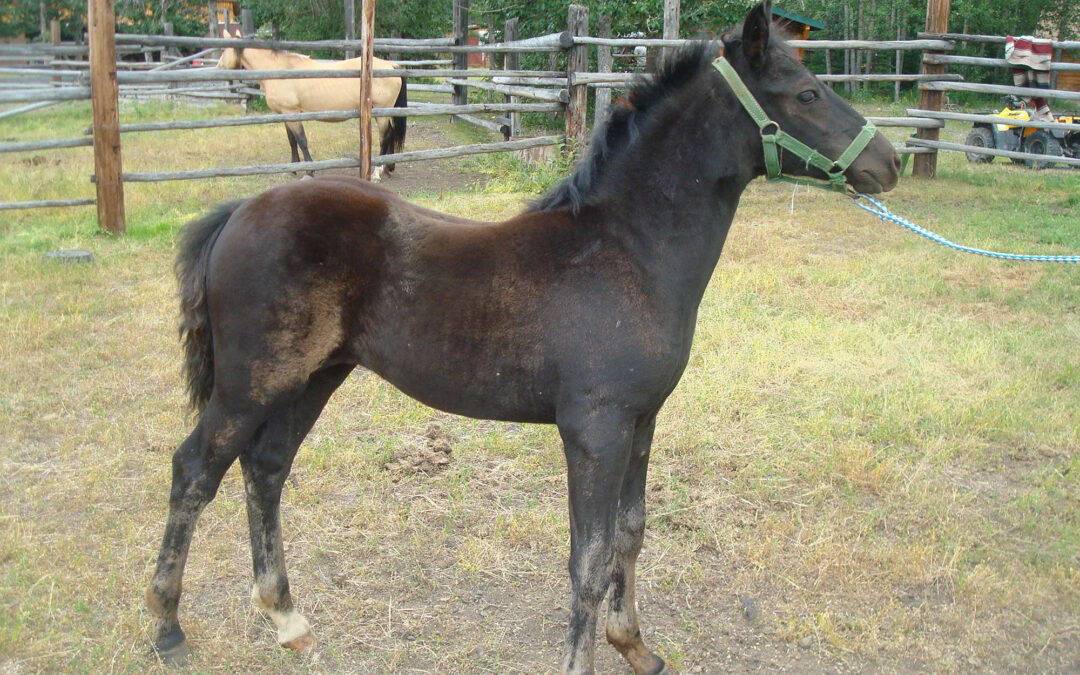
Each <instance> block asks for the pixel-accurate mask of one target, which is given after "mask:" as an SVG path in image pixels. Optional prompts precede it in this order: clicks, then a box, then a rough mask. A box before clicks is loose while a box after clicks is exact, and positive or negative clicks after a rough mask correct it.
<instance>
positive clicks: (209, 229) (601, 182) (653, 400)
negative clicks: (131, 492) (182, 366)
mask: <svg viewBox="0 0 1080 675" xmlns="http://www.w3.org/2000/svg"><path fill="white" fill-rule="evenodd" d="M770 15H771V9H770V8H769V7H768V6H762V5H758V6H757V7H755V8H754V9H752V10H751V11H750V13H749V14H748V15H747V18H746V20H745V22H744V24H743V26H742V28H741V29H739V30H737V31H735V32H732V33H728V34H725V35H724V36H723V38H722V39H721V43H720V44H717V45H703V44H699V45H697V46H693V47H692V48H687V49H683V50H681V51H680V52H679V54H678V55H677V56H676V58H674V59H672V62H671V63H669V64H668V65H667V66H666V67H665V68H664V70H663V72H662V73H661V74H659V75H658V76H657V77H656V78H655V79H653V80H651V81H649V82H645V83H642V84H639V85H638V86H637V87H636V88H635V89H633V91H632V93H631V95H630V97H629V100H630V103H631V106H629V107H623V108H619V109H616V110H615V111H614V112H613V114H612V117H611V119H610V120H609V121H608V123H607V124H606V125H605V126H603V127H602V128H601V129H600V130H598V131H597V133H596V134H595V135H594V137H593V139H592V143H591V146H590V149H589V152H588V155H587V156H586V157H585V158H584V159H583V161H582V163H581V164H580V165H579V167H578V168H577V169H576V171H575V172H574V173H573V174H572V175H571V176H570V177H569V178H568V179H567V180H566V181H564V182H563V183H562V184H561V185H560V186H558V187H556V188H555V189H554V190H553V191H551V192H550V193H548V194H547V195H545V196H543V197H541V198H540V199H539V201H537V202H536V203H534V204H533V205H532V206H531V207H530V208H528V209H527V210H526V211H525V212H524V213H521V214H520V215H518V216H516V217H513V218H510V219H509V220H506V221H503V222H489V223H481V222H473V221H470V220H466V219H462V218H455V217H451V216H447V215H444V214H441V213H438V212H436V211H431V210H427V209H423V208H419V207H417V206H414V205H412V204H410V203H408V202H406V201H404V200H402V199H399V198H398V197H396V196H395V195H394V194H392V193H390V192H388V191H386V190H384V189H382V188H379V187H377V186H371V185H370V184H368V183H366V182H364V181H362V180H360V179H358V178H351V177H344V176H332V177H322V178H316V179H314V180H308V181H299V182H296V183H292V184H288V185H283V186H280V187H276V188H274V189H271V190H269V191H267V192H264V193H262V194H261V195H258V196H256V197H253V198H251V199H248V200H247V201H242V202H234V203H231V204H228V205H225V206H222V207H219V208H218V209H217V210H216V211H214V212H213V213H211V214H210V215H208V216H206V217H205V218H203V219H201V220H199V221H196V222H194V223H192V224H191V225H190V226H188V228H187V230H186V233H185V234H184V237H183V241H182V243H181V252H180V254H179V256H178V260H177V263H176V270H177V275H178V279H179V282H180V294H181V305H182V325H181V328H180V330H181V335H182V339H183V343H184V348H185V352H186V372H187V381H188V386H189V393H190V396H191V400H192V403H193V405H194V406H195V407H196V409H198V410H199V411H201V412H200V415H199V419H198V424H197V426H196V427H195V429H194V431H192V433H191V435H190V436H189V437H188V438H187V440H185V441H184V442H183V443H182V444H181V445H180V447H179V449H178V450H177V451H176V453H175V455H174V456H173V482H172V490H171V493H170V498H169V514H168V520H167V523H166V525H165V535H164V540H163V541H162V545H161V551H160V554H159V556H158V559H157V568H156V572H155V574H154V576H153V579H152V581H151V583H150V585H149V588H148V589H147V593H146V600H147V603H148V606H149V608H150V611H151V612H152V614H153V617H154V619H155V624H154V627H153V634H154V640H155V647H156V649H157V651H158V653H159V654H160V655H161V656H162V658H163V659H166V660H173V659H178V658H182V657H183V656H184V655H185V654H186V653H187V651H188V648H187V646H186V643H185V637H184V633H183V631H182V630H181V628H180V624H179V622H178V619H177V606H178V604H179V599H180V589H181V577H182V575H183V569H184V562H185V559H186V557H187V552H188V546H189V543H190V541H191V536H192V532H193V530H194V528H195V523H196V520H197V519H198V517H199V514H200V513H201V511H202V509H203V507H205V506H206V504H207V503H208V502H209V501H210V500H211V499H212V498H213V497H214V494H215V492H216V490H217V488H218V485H219V483H220V481H221V479H222V476H223V475H224V473H225V472H226V470H227V469H228V468H229V466H230V465H231V464H232V463H233V462H234V461H235V460H236V459H239V460H240V467H241V470H242V472H243V476H244V481H245V483H246V498H247V510H248V520H249V526H250V535H251V549H252V556H253V561H254V578H255V583H254V588H253V591H252V597H253V600H254V602H255V603H256V604H257V605H258V606H259V607H261V608H262V609H264V610H265V611H266V612H267V613H268V614H269V616H270V617H271V618H272V619H273V621H274V623H275V625H276V626H277V629H278V636H277V637H278V641H279V642H280V643H281V644H282V645H284V646H286V647H290V648H293V649H305V648H307V647H309V646H311V645H312V644H313V642H314V637H313V635H312V633H311V629H310V627H309V624H308V622H307V620H306V619H305V618H304V617H303V616H301V615H300V614H299V613H298V612H297V611H296V610H295V609H294V607H293V601H292V597H291V595H290V591H289V582H288V579H287V577H286V571H285V560H284V552H283V547H282V538H281V529H280V523H279V500H280V496H281V489H282V483H283V482H284V481H285V479H286V476H287V475H288V473H289V469H290V466H291V464H292V461H293V457H294V456H295V453H296V451H297V448H298V446H299V445H300V442H301V440H302V439H303V438H304V436H305V435H306V434H307V432H308V431H309V430H310V428H311V426H312V425H313V424H314V422H315V420H316V418H317V417H318V416H319V414H320V412H321V411H322V409H323V406H324V405H325V404H326V402H327V399H328V397H329V396H330V395H331V393H332V392H333V391H334V390H335V389H336V388H337V387H338V385H340V384H341V383H342V381H343V380H344V379H345V378H346V377H347V376H348V375H349V373H350V372H351V371H352V370H353V369H354V368H356V367H357V366H362V367H364V368H368V369H370V370H371V371H374V372H375V373H377V374H379V375H380V376H382V377H383V378H385V379H386V380H388V381H389V382H391V383H393V384H394V385H395V386H397V387H398V388H400V389H401V390H402V391H403V392H405V393H406V394H408V395H410V396H412V397H413V398H415V399H417V400H419V401H421V402H423V403H426V404H427V405H430V406H433V407H435V408H439V409H442V410H446V411H450V412H452V413H457V414H461V415H468V416H471V417H479V418H488V419H495V420H512V421H517V422H534V423H548V424H555V425H557V427H558V430H559V433H560V435H561V438H562V441H563V445H564V451H565V456H566V463H567V471H568V486H569V502H570V504H569V507H570V508H569V511H570V532H571V540H570V560H569V570H570V586H571V601H570V616H569V627H568V631H567V644H566V649H565V653H564V657H563V661H562V671H563V672H564V673H574V674H580V673H591V672H593V641H594V635H595V630H596V623H597V612H598V606H599V604H600V602H601V601H602V600H603V599H604V597H605V596H607V595H608V594H609V593H610V598H609V602H608V613H607V619H606V636H607V639H608V641H609V642H610V643H611V644H612V645H614V646H615V648H616V649H618V650H619V651H620V652H621V653H622V655H623V656H624V657H625V658H626V660H627V661H628V662H629V663H630V665H631V666H632V667H633V670H634V672H635V673H636V674H637V675H645V674H646V673H648V674H654V673H659V672H662V671H663V670H664V669H665V665H664V662H663V660H661V659H660V658H659V657H658V656H656V655H655V654H654V653H652V652H651V651H650V650H649V649H648V648H647V647H646V646H645V644H644V642H643V641H642V635H641V631H640V629H639V623H638V617H637V614H636V609H635V602H634V568H635V563H636V560H637V556H638V552H639V551H640V549H641V545H642V537H643V533H644V528H645V474H646V467H647V464H648V460H649V450H650V445H651V443H652V438H653V428H654V424H655V421H656V416H657V413H658V412H659V411H660V408H661V406H662V405H663V404H664V401H665V399H666V398H667V397H668V395H669V394H670V393H671V391H672V389H674V387H675V385H676V383H677V382H678V381H679V378H680V376H681V375H682V372H683V369H684V368H685V367H686V364H687V359H688V355H689V353H690V344H691V341H692V339H693V336H694V325H695V321H696V318H697V310H698V305H699V303H700V302H701V299H702V295H703V293H704V292H705V287H706V284H707V283H708V281H709V278H710V276H711V275H712V272H713V269H714V267H715V265H716V263H717V260H718V258H719V256H720V251H721V248H722V247H723V244H724V239H725V237H726V236H727V233H728V228H729V226H730V225H731V222H732V217H733V216H734V214H735V209H736V206H737V205H738V201H739V196H740V195H741V193H742V192H743V190H744V188H746V186H747V184H748V183H749V182H750V181H751V180H753V179H754V178H755V177H757V176H761V175H763V174H765V173H766V171H767V170H769V165H770V164H771V163H775V162H776V161H778V162H779V169H782V170H783V171H784V172H786V173H787V174H790V175H795V176H805V177H810V178H825V177H827V174H832V177H834V178H838V179H839V180H840V181H841V182H846V183H847V184H849V185H850V186H851V187H853V188H855V189H856V190H860V191H863V192H880V191H884V190H889V189H891V188H892V187H894V186H895V184H896V182H897V179H898V176H899V160H898V158H897V156H896V153H895V152H894V150H893V147H892V145H891V144H890V143H889V141H888V140H886V139H885V138H884V137H882V136H881V135H880V134H878V133H877V132H875V131H874V130H873V127H872V126H871V125H869V124H868V123H866V121H865V120H864V119H863V118H862V117H861V116H860V115H859V114H858V113H856V112H855V111H854V110H853V109H852V108H851V107H850V106H849V105H848V104H847V103H845V102H844V101H843V100H841V99H840V98H839V97H838V96H836V95H835V94H833V93H832V91H831V90H830V89H828V88H827V87H825V86H823V85H822V84H821V83H820V82H819V81H818V80H817V79H816V78H815V77H814V76H813V75H812V74H810V73H809V72H808V71H807V70H806V69H805V68H804V67H803V66H802V65H801V64H800V63H799V61H798V60H797V59H796V58H795V57H794V55H793V53H792V51H791V50H790V49H789V48H788V47H787V46H786V45H785V44H783V42H782V41H780V40H774V39H770V21H769V18H768V17H769V16H770ZM720 45H722V48H723V56H722V58H721V59H717V62H719V61H724V62H725V63H727V64H729V65H730V70H731V72H732V73H734V79H732V76H731V74H729V75H727V76H725V75H724V74H722V73H718V69H719V66H720V65H722V64H715V65H716V66H717V67H714V63H713V60H714V58H715V57H716V55H717V48H718V47H719V46H720ZM725 60H726V61H725ZM740 87H745V89H746V90H748V92H749V93H750V94H751V95H752V97H753V98H754V99H756V101H757V103H759V104H760V106H759V108H760V109H763V111H761V112H759V113H749V112H748V110H750V109H751V108H753V107H754V106H755V105H757V104H749V103H746V104H744V103H743V102H741V100H742V101H745V100H747V99H746V96H745V95H742V96H741V100H740V97H739V96H736V93H735V89H738V88H740ZM761 115H766V116H767V119H766V120H765V121H764V122H762V121H760V120H756V119H755V118H756V117H758V118H760V117H761ZM781 128H782V129H783V130H785V133H786V134H788V135H789V136H793V137H795V138H797V139H798V140H799V141H802V143H805V144H806V145H808V146H809V147H810V148H813V149H814V150H811V152H814V151H815V150H816V152H817V153H821V155H824V156H828V157H845V158H846V161H844V162H839V163H838V164H837V165H836V166H834V167H833V168H832V170H829V171H826V170H825V169H824V168H819V165H820V162H819V161H815V162H810V161H808V160H806V159H804V158H800V157H796V156H795V154H796V153H793V152H783V153H779V158H778V160H777V155H773V156H772V159H770V152H775V148H773V150H772V151H770V150H769V147H768V146H769V145H770V142H771V141H770V140H769V139H766V142H764V143H763V136H770V135H779V134H780V129H781ZM867 130H869V131H868V132H867ZM768 131H772V132H774V133H767V132H768ZM859 138H861V139H862V140H861V141H860V142H859V143H857V144H855V145H852V139H859ZM773 140H778V139H773ZM860 146H861V147H860ZM781 147H786V146H783V144H781ZM852 148H855V149H854V150H853V149H852ZM804 154H805V153H804ZM819 157H820V156H819ZM770 173H773V172H772V171H770Z"/></svg>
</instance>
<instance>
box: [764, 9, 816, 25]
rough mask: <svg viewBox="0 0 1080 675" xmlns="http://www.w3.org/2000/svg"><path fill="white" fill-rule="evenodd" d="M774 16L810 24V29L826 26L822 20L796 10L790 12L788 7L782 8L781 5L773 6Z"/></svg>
mask: <svg viewBox="0 0 1080 675" xmlns="http://www.w3.org/2000/svg"><path fill="white" fill-rule="evenodd" d="M772 13H773V16H778V17H780V18H781V19H787V20H788V21H794V22H795V23H801V24H803V25H805V26H810V30H822V29H824V28H825V24H823V23H821V22H820V21H814V20H813V19H808V18H807V17H805V16H803V15H801V14H796V13H795V12H789V11H788V10H786V9H780V8H779V7H773V11H772Z"/></svg>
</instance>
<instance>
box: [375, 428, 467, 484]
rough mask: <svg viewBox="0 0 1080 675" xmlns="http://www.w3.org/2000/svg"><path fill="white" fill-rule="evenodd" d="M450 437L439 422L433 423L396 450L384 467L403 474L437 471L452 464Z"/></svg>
mask: <svg viewBox="0 0 1080 675" xmlns="http://www.w3.org/2000/svg"><path fill="white" fill-rule="evenodd" d="M451 452H453V449H452V448H451V447H450V439H449V438H448V437H447V435H446V434H445V433H444V432H443V430H442V427H441V426H439V425H438V424H432V425H431V426H429V427H428V428H427V431H426V432H424V435H423V436H419V437H416V438H413V439H410V440H409V441H407V442H406V444H405V445H404V447H402V448H401V449H400V450H397V451H396V452H394V455H393V459H391V461H389V462H387V463H386V464H384V465H383V469H385V470H386V471H390V472H393V473H396V474H400V475H402V476H411V475H413V474H414V473H417V472H423V473H436V472H438V471H442V470H443V469H445V468H446V467H448V466H450V453H451Z"/></svg>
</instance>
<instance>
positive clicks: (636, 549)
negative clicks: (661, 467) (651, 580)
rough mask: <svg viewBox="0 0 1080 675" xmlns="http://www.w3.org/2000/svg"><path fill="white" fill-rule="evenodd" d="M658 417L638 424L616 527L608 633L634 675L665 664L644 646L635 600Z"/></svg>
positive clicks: (653, 673)
mask: <svg viewBox="0 0 1080 675" xmlns="http://www.w3.org/2000/svg"><path fill="white" fill-rule="evenodd" d="M655 427H656V415H655V414H652V415H649V416H648V417H646V418H644V419H643V420H641V421H639V422H638V426H637V429H636V430H635V432H634V445H633V450H632V451H631V453H630V463H629V465H628V466H627V468H626V477H625V478H623V485H622V493H621V494H620V496H619V511H618V515H617V516H616V521H615V522H616V525H615V565H614V570H613V572H612V575H611V583H612V585H611V597H609V598H608V615H607V625H606V627H605V633H606V634H607V640H608V642H610V643H611V644H612V645H613V646H614V647H615V648H616V649H618V650H619V653H620V654H622V655H623V658H625V659H626V660H627V661H628V662H629V663H630V666H631V667H632V668H633V669H634V675H658V673H662V672H664V661H663V659H661V658H660V657H658V656H656V655H655V654H653V653H652V652H650V651H649V649H648V648H647V647H646V646H645V643H644V642H643V641H642V639H641V629H640V627H639V626H638V618H637V607H636V605H635V599H634V570H635V566H636V564H637V557H638V553H640V552H641V542H642V539H643V538H644V536H645V474H646V472H647V469H648V466H649V449H650V448H651V447H652V437H653V430H654V429H655Z"/></svg>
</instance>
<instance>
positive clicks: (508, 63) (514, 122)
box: [503, 16, 521, 138]
mask: <svg viewBox="0 0 1080 675" xmlns="http://www.w3.org/2000/svg"><path fill="white" fill-rule="evenodd" d="M517 39H518V18H517V17H516V16H515V17H514V18H512V19H507V20H506V23H505V24H504V25H503V42H513V41H515V40H517ZM520 64H521V54H519V53H517V52H506V54H504V55H503V70H517V69H518V66H519V65H520ZM503 100H505V101H506V102H507V103H517V102H518V97H517V96H510V95H507V96H504V97H503ZM507 117H508V118H509V119H510V138H517V137H518V136H520V135H521V113H519V112H510V113H507Z"/></svg>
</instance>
